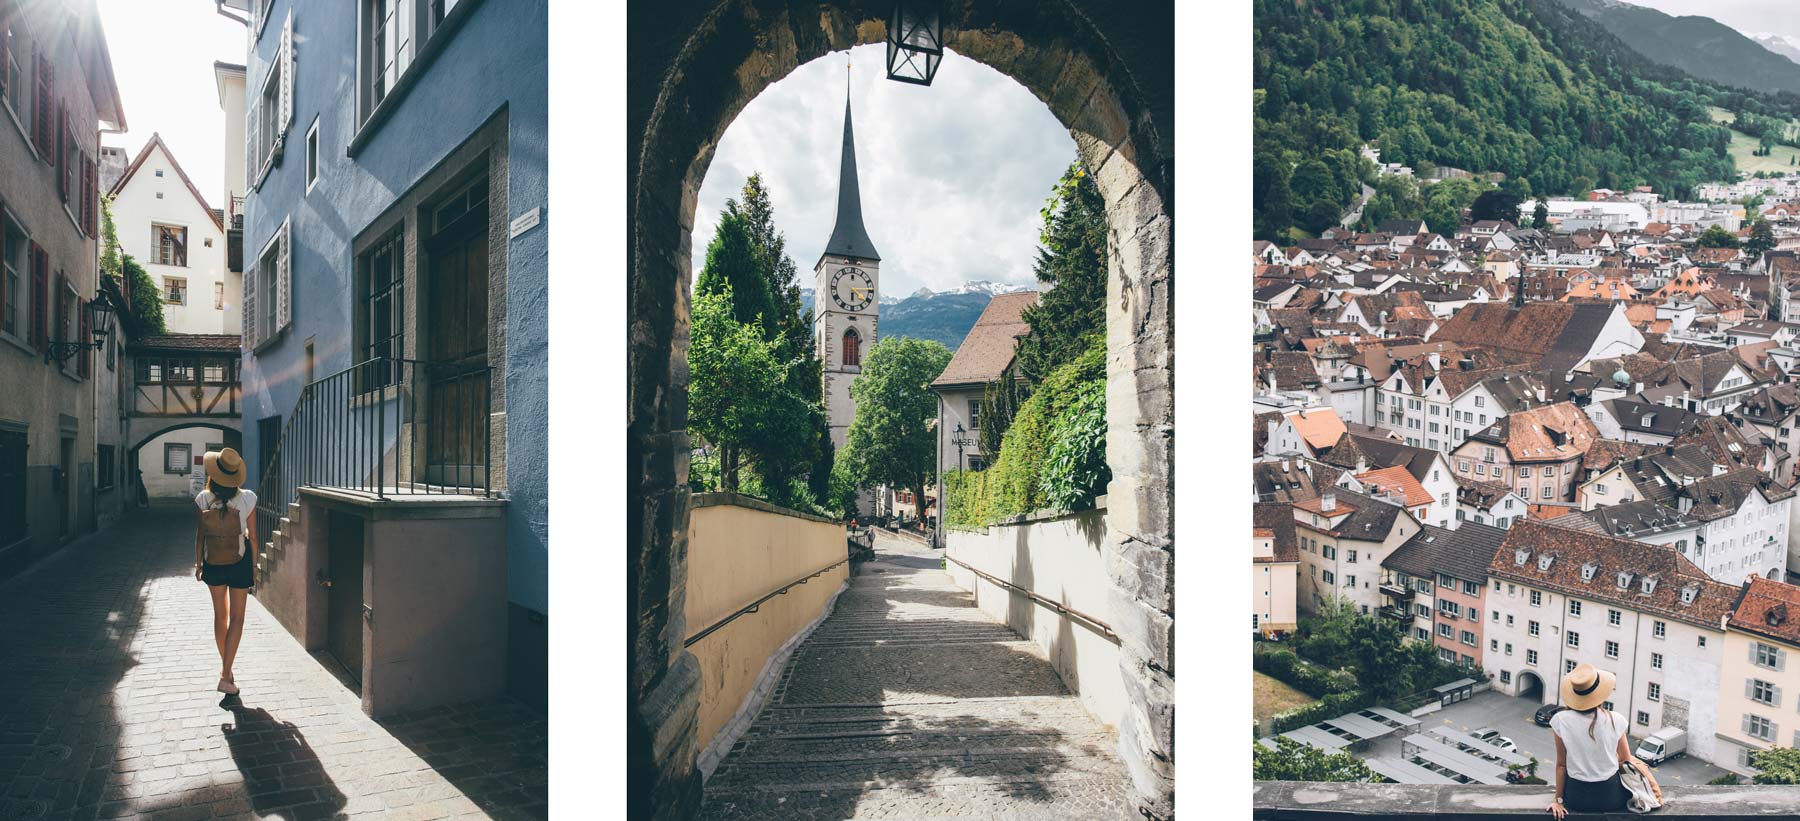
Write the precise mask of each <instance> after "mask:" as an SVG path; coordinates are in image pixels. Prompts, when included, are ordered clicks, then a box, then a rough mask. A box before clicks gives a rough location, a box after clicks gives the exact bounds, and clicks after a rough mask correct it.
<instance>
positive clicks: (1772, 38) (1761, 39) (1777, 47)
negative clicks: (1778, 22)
mask: <svg viewBox="0 0 1800 821" xmlns="http://www.w3.org/2000/svg"><path fill="white" fill-rule="evenodd" d="M1750 39H1752V40H1755V41H1756V44H1757V45H1760V46H1762V47H1763V48H1766V49H1768V50H1770V51H1772V52H1775V53H1776V54H1779V55H1781V56H1783V57H1786V58H1788V59H1789V60H1792V61H1794V63H1795V64H1800V37H1790V36H1788V35H1786V34H1752V35H1750Z"/></svg>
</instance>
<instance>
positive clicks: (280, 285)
mask: <svg viewBox="0 0 1800 821" xmlns="http://www.w3.org/2000/svg"><path fill="white" fill-rule="evenodd" d="M192 2H196V3H199V2H200V0H192ZM208 5H209V6H211V8H208V9H207V13H209V14H211V13H217V14H220V15H223V16H225V17H227V18H230V19H232V20H234V21H235V22H237V23H239V24H241V25H242V26H243V29H244V40H245V51H244V59H243V61H242V62H241V63H236V62H232V63H227V62H218V63H215V64H214V65H213V67H212V68H213V82H212V83H209V84H207V85H204V86H202V87H199V88H192V89H179V88H169V89H167V90H168V93H171V94H183V93H186V94H194V95H205V96H206V97H212V96H215V95H216V97H217V99H218V105H219V107H220V109H221V110H222V111H223V112H224V114H225V118H224V120H225V128H224V131H223V133H221V134H220V135H219V140H218V143H217V145H215V146H181V147H180V148H181V150H182V152H183V153H184V154H185V158H186V159H188V160H189V161H190V162H192V161H194V160H195V159H196V158H198V157H204V158H206V161H210V162H217V163H219V164H220V165H221V166H222V167H223V170H224V175H223V176H224V186H223V190H219V191H202V190H200V188H199V187H197V186H195V184H194V183H193V182H192V181H191V179H190V178H189V175H188V173H187V170H186V169H185V168H184V167H183V165H182V163H181V162H180V161H178V160H177V158H176V147H173V146H171V145H169V144H168V143H167V142H166V141H165V140H164V139H163V138H162V137H161V136H160V135H156V134H152V135H149V137H148V139H147V140H146V141H144V143H143V148H142V149H141V150H140V151H138V152H137V153H135V154H133V155H128V154H127V153H126V152H125V151H124V150H122V149H120V148H117V147H111V146H102V145H101V139H102V135H103V134H129V133H130V132H128V130H127V123H126V119H125V114H124V108H125V105H124V102H125V101H123V100H121V98H120V92H119V88H118V84H117V82H116V80H115V78H114V76H113V68H112V58H111V55H110V53H109V51H108V48H107V38H106V35H105V34H104V32H103V30H102V26H101V24H100V16H99V9H98V6H97V3H96V2H95V0H68V1H67V2H54V3H43V2H31V1H30V0H0V384H4V385H5V386H6V390H3V391H0V579H3V578H5V577H7V576H9V575H12V574H14V573H17V572H18V571H20V570H21V569H23V568H25V567H27V566H29V565H31V564H32V563H34V562H36V561H37V560H39V559H42V558H43V557H45V556H47V555H50V554H52V553H54V552H57V551H60V550H64V549H69V548H71V546H77V545H79V544H81V539H82V537H84V536H86V535H88V534H92V533H94V532H96V531H99V530H101V529H103V528H105V527H106V526H107V525H108V524H109V523H111V522H112V521H113V520H115V519H116V518H117V517H119V516H120V514H122V513H123V512H125V511H126V510H128V509H130V508H132V507H134V506H136V505H139V504H147V503H148V504H154V503H155V502H156V500H158V499H159V498H166V499H169V500H180V499H185V498H190V497H191V496H192V494H193V493H195V492H196V491H197V490H198V481H199V478H200V476H201V475H202V473H203V471H201V470H200V469H199V467H198V466H199V465H200V464H201V462H202V459H203V457H204V454H205V453H206V452H207V451H213V450H218V449H220V448H223V447H226V446H232V447H236V448H237V449H239V450H240V451H241V452H242V454H243V456H244V458H245V460H246V462H247V463H248V465H249V472H250V475H251V479H250V482H249V485H248V486H249V487H252V488H255V489H257V490H258V492H259V495H260V496H261V497H263V498H262V499H261V500H260V501H261V502H262V503H264V515H263V517H262V518H261V520H260V521H261V522H262V524H263V525H264V528H263V530H264V531H265V532H264V533H260V534H257V535H258V536H259V541H261V542H262V544H261V545H259V547H260V552H259V565H260V566H262V567H263V569H264V572H265V573H267V574H269V575H268V576H267V577H266V580H267V581H268V582H269V583H268V584H260V583H259V593H261V592H262V588H265V587H267V588H271V589H275V588H279V587H280V586H281V585H282V584H283V583H284V582H282V581H281V577H280V574H279V571H278V569H277V568H278V567H279V566H280V565H281V564H282V562H281V561H279V559H280V557H281V555H282V554H283V553H284V552H285V553H287V554H290V555H291V554H293V553H296V552H298V551H300V550H302V549H310V550H313V551H318V552H322V551H325V550H326V545H325V544H324V540H325V539H326V537H327V528H325V527H324V526H323V525H320V526H317V527H315V528H312V529H311V532H310V535H309V532H308V530H307V529H305V528H293V527H291V526H290V524H291V523H290V522H289V520H288V519H287V518H285V517H287V516H290V515H292V512H291V511H290V508H289V505H290V504H296V505H297V504H298V502H299V495H298V492H297V489H298V488H299V487H300V486H301V485H307V486H320V487H327V488H332V487H339V486H340V485H341V486H342V487H343V488H344V489H349V488H350V487H351V486H359V487H360V488H362V489H363V490H365V491H369V492H368V493H367V494H366V495H368V496H371V497H373V501H370V502H368V503H366V504H365V503H364V502H363V501H362V500H358V501H357V502H356V503H355V504H354V505H353V507H354V508H355V509H356V510H357V511H358V512H357V515H362V516H364V517H365V518H366V519H367V520H368V521H370V522H373V521H375V520H376V519H378V518H380V516H379V515H376V514H375V513H373V511H376V510H378V509H381V503H382V502H384V501H385V500H384V499H383V498H382V493H385V492H392V491H405V492H408V493H415V494H416V493H429V494H436V495H437V496H438V497H439V498H438V499H437V500H436V501H437V505H436V506H435V507H433V508H432V512H431V513H429V514H428V515H424V516H422V517H418V516H415V517H413V518H414V519H415V520H417V521H420V522H426V524H420V525H417V527H418V528H421V531H420V532H423V530H422V529H423V528H427V527H430V526H434V525H433V524H432V523H437V524H438V525H440V526H446V527H448V526H450V525H455V526H456V528H457V529H458V530H459V531H460V532H473V531H472V530H470V529H469V528H465V527H462V524H464V523H467V522H468V521H470V520H471V517H473V518H477V519H484V520H490V519H491V520H492V523H491V527H492V531H491V532H492V533H493V534H495V535H494V538H492V539H489V540H488V541H487V543H485V544H482V545H474V546H472V549H479V550H481V551H484V552H485V553H491V554H493V556H494V558H493V560H492V562H490V563H489V564H487V565H484V567H486V568H487V569H486V570H484V571H483V573H484V574H485V576H486V578H485V579H483V580H480V587H481V589H482V593H481V594H480V596H479V599H480V600H479V602H478V603H477V604H476V605H470V606H469V607H468V608H465V610H466V611H467V612H474V611H477V610H478V611H479V613H480V616H479V618H474V617H470V618H469V619H468V620H465V621H464V622H461V623H459V625H460V626H459V627H458V628H457V630H458V632H459V634H461V635H462V636H463V637H464V638H465V640H466V641H465V643H464V646H463V647H461V648H458V652H463V653H464V654H465V655H467V656H468V657H469V658H471V659H479V663H480V664H481V665H482V666H483V668H484V669H487V670H499V671H500V672H498V673H497V674H492V675H490V674H488V673H482V674H481V675H479V676H474V678H479V679H480V681H481V684H480V685H479V687H480V688H481V689H482V692H479V693H475V692H469V693H465V695H466V696H468V697H474V696H479V695H487V694H491V693H493V692H497V691H499V690H501V689H504V690H509V691H511V692H512V693H514V694H515V695H517V696H519V697H521V698H523V699H525V700H527V701H528V702H530V703H534V704H538V705H543V704H544V703H545V701H546V699H547V689H546V687H545V682H546V677H547V674H548V632H547V623H546V622H547V613H548V586H549V583H548V572H547V566H548V522H547V504H548V491H547V484H546V471H545V466H546V465H547V462H548V446H547V439H546V436H547V429H546V427H545V425H544V423H543V419H544V407H545V404H546V402H547V388H546V384H547V370H546V369H547V357H546V356H545V353H544V352H545V350H546V346H547V344H548V333H547V328H548V316H547V308H546V306H547V304H548V298H547V288H548V255H547V247H548V232H549V228H548V221H549V218H548V215H547V214H546V210H545V209H546V207H547V199H546V197H547V191H548V170H547V163H546V159H545V158H546V155H547V140H548V134H547V119H548V86H547V82H546V77H547V66H546V64H545V52H546V49H545V43H546V41H547V31H548V26H547V4H546V3H545V2H544V0H527V2H513V3H493V2H480V1H479V0H460V1H459V2H446V3H429V4H427V3H419V4H406V5H404V6H401V7H395V6H393V5H392V4H384V3H378V2H359V3H355V4H345V6H346V8H345V9H344V10H337V9H332V10H327V9H325V8H322V7H318V8H316V7H315V5H314V4H306V3H301V2H298V0H216V1H215V2H213V3H210V4H208ZM352 8H353V9H354V10H351V9H352ZM396 9H398V10H396ZM395 31H403V32H405V34H404V35H402V36H399V37H396V36H395V35H394V34H393V32H395ZM370 32H375V33H374V34H373V35H371V34H370ZM114 36H117V33H116V32H115V34H114ZM133 139H134V141H136V139H137V138H133ZM221 149H222V150H221ZM107 197H110V198H111V202H112V205H111V209H112V214H113V217H114V222H115V226H116V231H117V235H118V239H119V244H120V247H121V250H122V251H123V252H124V253H126V254H128V255H130V256H131V257H132V258H134V259H135V260H136V261H137V262H138V263H140V264H141V265H142V266H143V268H144V270H145V273H146V274H148V276H149V280H150V284H151V286H153V287H154V288H155V289H156V292H157V293H156V296H157V298H159V299H160V300H161V301H162V303H163V306H162V307H163V316H164V321H165V324H166V325H167V329H166V330H167V331H168V332H167V333H160V332H156V331H155V330H154V329H150V328H145V327H140V323H138V322H137V321H136V320H135V319H134V318H133V316H132V315H131V313H130V312H129V310H127V308H126V306H127V305H128V304H129V303H130V301H131V300H132V298H133V297H134V296H141V295H134V294H132V293H130V289H131V284H130V281H129V279H125V280H124V281H120V279H119V278H114V277H109V276H103V275H102V273H101V269H100V261H101V247H100V246H101V233H102V223H103V219H102V214H103V213H104V208H103V202H104V199H105V198H107ZM215 203H216V205H215ZM140 287H142V286H140ZM327 384H329V385H330V386H331V387H332V389H336V390H341V391H344V393H340V394H336V395H334V396H333V397H332V398H335V399H336V400H337V401H336V402H335V407H337V408H344V407H348V408H352V409H362V410H361V411H360V412H361V413H362V415H363V417H373V416H374V415H375V414H377V413H380V414H386V416H384V417H383V418H384V419H386V418H388V417H391V418H392V420H393V421H392V423H391V424H389V425H387V426H386V427H385V430H384V429H383V428H382V427H377V428H376V432H375V433H374V434H373V435H374V437H375V438H374V439H369V441H367V442H365V445H366V447H365V448H364V449H365V450H367V451H368V452H369V453H370V454H373V455H372V456H371V457H370V461H371V464H370V465H361V464H349V465H348V467H343V468H342V469H341V470H339V471H338V473H339V474H340V475H337V476H325V475H323V474H316V475H301V474H299V473H294V472H293V466H294V465H296V464H298V463H302V462H303V461H304V462H306V463H309V464H318V463H321V462H322V461H323V458H322V456H319V454H320V453H322V452H323V451H324V450H325V449H326V448H327V447H328V446H329V445H330V444H331V442H330V441H329V437H328V436H327V434H326V431H325V430H324V429H323V428H321V429H319V430H311V431H309V430H307V429H306V426H305V425H303V424H300V423H297V422H296V421H295V420H296V419H297V418H299V412H300V410H301V409H302V408H306V407H309V406H308V404H307V403H308V402H309V401H310V402H312V406H311V407H312V408H313V410H315V411H318V413H317V414H315V418H316V417H318V416H319V415H320V414H324V413H326V412H328V411H330V410H331V408H332V406H333V403H326V402H323V401H318V400H317V398H318V397H320V396H324V390H325V386H326V385H327ZM402 388H404V389H405V390H402ZM352 393H353V394H354V395H355V396H354V399H353V400H352V401H348V402H346V401H344V399H343V397H349V396H350V395H351V394H352ZM371 409H379V410H371ZM509 409H511V410H513V411H517V412H512V413H509ZM402 418H404V419H405V424H404V426H402V424H401V419H402ZM333 421H334V422H344V423H345V425H346V426H345V427H344V428H342V429H333V430H332V431H331V434H330V435H335V436H337V437H338V438H339V439H344V438H347V437H350V436H352V435H359V436H362V437H363V438H365V439H368V437H369V435H370V434H369V432H367V431H363V430H360V428H356V427H353V426H358V425H362V422H361V421H359V420H357V419H353V418H352V417H351V415H349V413H348V412H343V413H338V414H337V416H336V417H334V419H333ZM363 426H364V427H366V425H363ZM308 436H310V437H311V441H302V440H304V439H306V438H307V437H308ZM384 437H385V438H384ZM377 440H379V441H377ZM306 447H311V448H312V451H313V452H314V453H313V456H314V457H318V458H310V457H309V458H306V459H304V460H303V459H302V456H303V454H302V453H301V452H299V451H303V450H304V449H305V448H306ZM284 451H286V461H285V463H283V462H282V461H281V460H282V458H283V453H284ZM282 464H285V465H287V466H288V467H289V469H290V473H291V475H289V476H287V477H285V478H283V477H280V476H277V471H276V468H277V466H279V465H282ZM400 465H404V467H399V466H400ZM377 490H380V491H381V492H376V491H377ZM278 497H279V498H278ZM380 515H386V514H380ZM451 520H454V521H451ZM277 522H279V523H280V527H281V528H282V529H283V530H291V531H293V532H287V533H280V534H273V533H270V532H268V530H269V528H271V527H275V526H276V524H277ZM484 532H485V531H484ZM308 538H311V539H313V540H314V543H313V544H311V545H308V544H306V540H307V539H308ZM426 541H429V540H426ZM332 549H334V550H335V549H336V548H332ZM315 555H318V553H315ZM321 561H322V559H321ZM303 563H304V562H301V564H303ZM297 573H299V571H298V570H294V571H289V576H291V577H292V579H293V580H294V581H293V583H294V584H296V585H299V586H300V588H304V587H307V586H310V585H311V581H310V580H301V579H299V577H298V576H295V575H293V574H297ZM344 575H356V576H360V575H362V574H360V573H354V571H353V570H351V569H345V572H344ZM396 575H397V576H401V577H404V576H406V575H408V574H406V573H400V574H396ZM429 575H430V574H421V575H420V578H425V577H427V576H429ZM284 602H285V600H284V599H282V598H281V597H280V596H278V595H272V596H271V597H270V598H269V599H268V601H266V602H265V604H266V605H267V606H268V607H270V609H271V611H273V612H275V615H276V616H277V618H278V619H279V620H280V621H281V622H282V623H283V624H284V625H288V626H291V627H292V629H293V630H294V632H296V635H297V636H299V637H300V638H301V640H302V641H306V642H309V648H311V647H312V646H313V645H314V644H317V643H318V639H317V637H316V636H312V635H310V634H308V633H307V630H308V629H310V628H307V627H306V626H305V625H307V624H310V623H312V622H318V621H319V614H317V613H316V612H315V613H313V614H312V616H307V615H305V614H304V613H302V612H300V611H297V610H294V611H290V610H286V609H283V608H284V607H287V604H285V603H284ZM340 609H344V608H340ZM355 610H356V608H354V607H350V608H348V609H345V613H346V615H344V616H342V618H350V617H352V616H354V617H355V618H356V619H360V618H361V613H360V612H353V611H355ZM452 615H455V614H452ZM333 618H338V617H335V616H334V617H333ZM309 619H311V621H309ZM321 623H322V622H321ZM342 632H344V633H345V634H346V635H354V631H349V630H346V631H342ZM334 635H335V634H334ZM326 649H327V650H330V651H333V652H336V653H338V654H339V655H340V656H342V657H345V658H350V659H351V662H350V664H349V665H348V666H352V667H354V666H355V659H356V658H357V657H359V656H361V655H362V653H361V652H360V648H358V647H356V646H354V643H350V644H346V645H345V646H344V647H340V648H329V647H328V648H326ZM414 649H416V648H406V649H404V650H403V651H402V655H406V654H408V653H412V651H413V650H414ZM353 675H355V671H354V670H353ZM436 677H441V676H438V675H436V674H434V675H418V676H416V681H417V682H418V683H417V684H408V685H404V686H403V687H400V688H398V689H400V690H404V689H409V688H410V689H412V690H416V691H417V693H414V694H423V693H425V692H426V691H430V690H434V689H435V690H443V688H442V687H439V686H438V684H436V683H433V682H432V679H433V678H436ZM421 697H423V696H421Z"/></svg>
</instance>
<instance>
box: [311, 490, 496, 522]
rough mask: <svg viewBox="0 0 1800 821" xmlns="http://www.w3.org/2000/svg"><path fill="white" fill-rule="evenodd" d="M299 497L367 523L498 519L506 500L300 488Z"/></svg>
mask: <svg viewBox="0 0 1800 821" xmlns="http://www.w3.org/2000/svg"><path fill="white" fill-rule="evenodd" d="M299 493H300V495H301V496H302V497H305V498H307V499H311V500H313V501H314V502H315V503H316V504H318V505H320V506H322V507H327V508H332V509H335V510H343V511H348V512H353V513H355V514H356V515H358V516H361V517H363V518H364V519H368V520H369V521H385V520H390V519H498V518H501V517H502V516H505V515H506V500H505V499H501V498H497V497H496V498H487V497H483V496H447V495H435V494H423V493H420V494H413V493H400V494H392V493H390V494H388V495H387V496H386V497H377V496H376V495H375V494H373V493H370V492H367V491H361V490H345V489H342V488H320V487H303V488H300V491H299Z"/></svg>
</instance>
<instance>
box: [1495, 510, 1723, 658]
mask: <svg viewBox="0 0 1800 821" xmlns="http://www.w3.org/2000/svg"><path fill="white" fill-rule="evenodd" d="M1545 559H1548V562H1547V564H1548V566H1547V567H1546V566H1545V564H1546V562H1545ZM1584 568H1590V569H1589V570H1588V572H1587V578H1585V579H1584V578H1583V569H1584ZM1620 573H1628V574H1630V575H1629V576H1627V577H1625V579H1624V580H1625V581H1626V582H1627V584H1626V585H1625V587H1623V588H1621V587H1620V586H1619V581H1620V575H1619V574H1620ZM1488 575H1490V576H1497V577H1499V578H1503V579H1506V580H1507V581H1512V582H1519V583H1522V584H1527V585H1530V586H1532V587H1537V588H1540V589H1545V590H1551V591H1554V592H1557V593H1562V594H1564V595H1568V596H1574V597H1576V598H1579V599H1584V600H1588V601H1595V602H1603V603H1611V604H1619V605H1622V606H1624V607H1628V608H1631V609H1633V610H1638V611H1641V612H1644V613H1649V614H1652V615H1659V616H1665V617H1668V618H1671V619H1675V620H1678V621H1683V622H1687V623H1689V624H1695V625H1699V626H1702V627H1707V628H1711V629H1715V630H1716V629H1718V627H1719V624H1720V620H1721V619H1722V618H1724V616H1725V615H1726V614H1727V613H1729V612H1731V605H1732V602H1733V601H1734V600H1735V598H1736V596H1737V589H1736V588H1734V587H1732V586H1731V585H1728V584H1721V583H1719V582H1716V581H1713V580H1712V579H1711V578H1709V577H1708V576H1707V575H1706V574H1705V573H1704V572H1702V571H1701V570H1700V568H1698V567H1695V566H1694V563H1693V562H1691V561H1688V560H1687V558H1686V557H1684V556H1682V555H1681V554H1680V553H1677V552H1675V549H1674V548H1671V547H1663V546H1660V545H1650V544H1645V543H1643V542H1639V541H1633V540H1631V539H1621V538H1618V537H1616V536H1608V535H1606V534H1603V533H1589V532H1585V531H1581V530H1575V529H1571V528H1566V527H1558V526H1556V525H1552V524H1548V523H1545V522H1539V521H1535V520H1531V519H1524V520H1521V521H1519V522H1517V523H1516V524H1514V525H1513V526H1512V527H1511V528H1510V529H1508V530H1507V531H1506V538H1505V540H1503V541H1502V542H1501V544H1500V547H1499V548H1498V549H1497V550H1495V551H1494V556H1493V559H1492V561H1490V562H1489V564H1488ZM1646 583H1648V586H1649V592H1648V593H1646V592H1644V588H1645V586H1646ZM1684 598H1685V599H1686V600H1685V601H1684Z"/></svg>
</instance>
